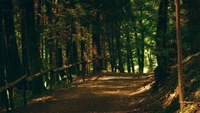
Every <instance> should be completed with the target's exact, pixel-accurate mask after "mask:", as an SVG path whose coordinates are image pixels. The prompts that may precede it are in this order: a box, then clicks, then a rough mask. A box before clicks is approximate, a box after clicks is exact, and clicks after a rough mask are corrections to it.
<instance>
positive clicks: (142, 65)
mask: <svg viewBox="0 0 200 113" xmlns="http://www.w3.org/2000/svg"><path fill="white" fill-rule="evenodd" d="M141 38H142V40H141V42H142V48H141V54H140V58H141V62H140V63H141V64H140V73H143V72H144V43H145V42H144V31H143V29H142V31H141Z"/></svg>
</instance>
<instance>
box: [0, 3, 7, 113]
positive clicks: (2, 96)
mask: <svg viewBox="0 0 200 113" xmlns="http://www.w3.org/2000/svg"><path fill="white" fill-rule="evenodd" d="M2 14H3V12H2V2H0V31H3V22H2V20H3V15H2ZM4 50H5V40H4V38H3V32H0V53H1V55H0V87H4V86H5V85H6V83H5V73H4V71H5V68H4V60H5V51H4ZM0 106H5V107H6V111H8V98H7V93H6V91H3V92H1V93H0Z"/></svg>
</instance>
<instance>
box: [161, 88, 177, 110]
mask: <svg viewBox="0 0 200 113" xmlns="http://www.w3.org/2000/svg"><path fill="white" fill-rule="evenodd" d="M177 96H178V87H176V89H174V92H172V93H170V94H168V96H166V97H167V98H166V100H165V101H164V104H163V107H164V108H166V107H167V106H168V105H170V104H171V102H172V101H173V99H174V98H177Z"/></svg>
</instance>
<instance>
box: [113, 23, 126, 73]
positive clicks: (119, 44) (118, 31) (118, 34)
mask: <svg viewBox="0 0 200 113" xmlns="http://www.w3.org/2000/svg"><path fill="white" fill-rule="evenodd" d="M115 24H116V46H117V54H118V59H119V70H120V72H121V73H123V72H124V67H123V61H122V52H121V40H120V25H119V22H116V23H115Z"/></svg>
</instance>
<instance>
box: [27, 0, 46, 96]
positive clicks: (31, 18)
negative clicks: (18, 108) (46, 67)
mask: <svg viewBox="0 0 200 113" xmlns="http://www.w3.org/2000/svg"><path fill="white" fill-rule="evenodd" d="M25 3H26V5H25V6H26V19H27V20H26V24H27V25H28V26H27V36H28V42H29V55H30V67H31V74H32V75H33V74H36V73H38V72H40V69H41V60H40V50H39V45H40V44H39V41H40V37H39V35H38V33H37V32H36V26H35V15H34V2H33V0H29V1H25ZM44 89H45V87H44V84H43V79H42V77H38V78H36V79H34V80H33V81H32V92H33V94H38V93H41V92H43V91H44Z"/></svg>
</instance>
